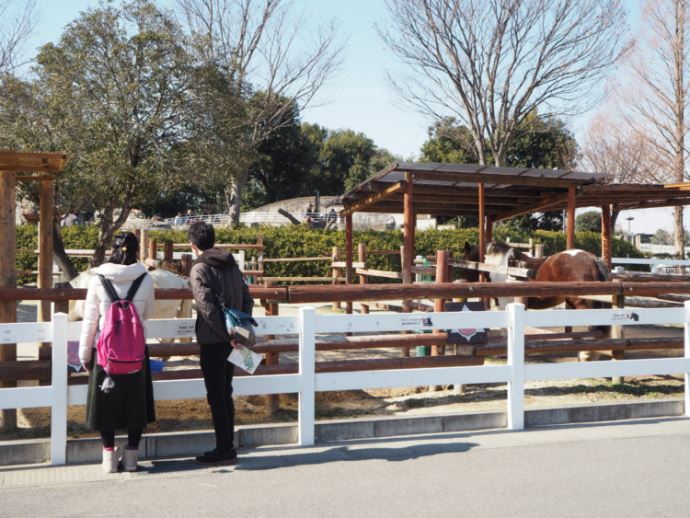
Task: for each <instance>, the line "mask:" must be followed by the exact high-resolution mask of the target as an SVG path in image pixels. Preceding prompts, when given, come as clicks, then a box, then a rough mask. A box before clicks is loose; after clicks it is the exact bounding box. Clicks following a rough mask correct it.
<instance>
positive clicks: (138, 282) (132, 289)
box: [125, 273, 146, 302]
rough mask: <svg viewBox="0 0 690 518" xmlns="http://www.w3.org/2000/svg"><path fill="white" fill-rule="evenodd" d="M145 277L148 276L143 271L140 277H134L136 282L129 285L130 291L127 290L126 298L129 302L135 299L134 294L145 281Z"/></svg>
mask: <svg viewBox="0 0 690 518" xmlns="http://www.w3.org/2000/svg"><path fill="white" fill-rule="evenodd" d="M144 277H146V273H142V274H141V275H140V276H139V277H137V278H136V279H134V282H133V283H132V285H131V286H130V287H129V291H128V292H127V296H126V297H125V300H127V301H129V302H132V301H133V300H134V295H136V294H137V290H138V289H139V286H141V283H142V282H143V281H144Z"/></svg>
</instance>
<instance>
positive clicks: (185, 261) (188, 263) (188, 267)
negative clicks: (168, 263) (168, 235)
mask: <svg viewBox="0 0 690 518" xmlns="http://www.w3.org/2000/svg"><path fill="white" fill-rule="evenodd" d="M180 263H181V265H182V271H181V272H180V274H181V275H182V276H183V277H189V274H190V272H191V271H192V256H191V254H182V258H181V259H180Z"/></svg>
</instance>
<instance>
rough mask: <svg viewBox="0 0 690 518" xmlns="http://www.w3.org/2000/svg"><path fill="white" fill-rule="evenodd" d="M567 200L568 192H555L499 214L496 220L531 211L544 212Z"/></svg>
mask: <svg viewBox="0 0 690 518" xmlns="http://www.w3.org/2000/svg"><path fill="white" fill-rule="evenodd" d="M567 200H568V195H567V194H554V195H551V196H548V197H546V198H542V199H541V200H533V201H532V203H531V204H529V205H524V206H522V207H519V208H517V209H514V210H511V211H508V212H501V213H500V214H497V215H496V221H501V220H504V219H510V218H514V217H516V216H522V215H523V214H529V213H531V212H543V211H545V210H548V209H549V207H553V206H554V205H558V204H562V203H566V202H567Z"/></svg>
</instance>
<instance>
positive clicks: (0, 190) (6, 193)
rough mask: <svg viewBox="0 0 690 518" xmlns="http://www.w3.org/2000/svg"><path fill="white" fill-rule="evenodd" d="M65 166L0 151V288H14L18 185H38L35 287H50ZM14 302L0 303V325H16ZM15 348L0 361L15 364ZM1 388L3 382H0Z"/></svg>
mask: <svg viewBox="0 0 690 518" xmlns="http://www.w3.org/2000/svg"><path fill="white" fill-rule="evenodd" d="M66 162H67V155H65V154H64V153H18V152H14V151H0V243H2V246H3V251H2V255H0V288H15V287H16V286H17V265H16V260H17V228H16V222H15V218H16V209H17V203H16V200H17V181H34V182H39V183H40V201H39V211H40V220H39V225H38V243H39V246H38V249H39V255H38V287H39V288H50V287H52V286H53V222H54V219H55V175H56V174H57V173H59V172H60V171H62V169H63V168H64V166H65V163H66ZM16 320H17V303H16V300H0V322H16ZM38 320H39V321H40V322H46V321H49V320H50V302H48V301H42V302H41V303H40V305H39V307H38ZM16 354H17V351H16V347H12V346H8V345H6V346H2V347H0V361H3V360H15V359H16ZM0 384H2V381H0ZM3 385H4V384H3ZM2 415H3V427H4V428H6V429H8V428H10V429H11V428H14V427H15V426H16V413H15V411H8V410H4V411H3V412H2Z"/></svg>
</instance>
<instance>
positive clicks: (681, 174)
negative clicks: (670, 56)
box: [673, 2, 687, 259]
mask: <svg viewBox="0 0 690 518" xmlns="http://www.w3.org/2000/svg"><path fill="white" fill-rule="evenodd" d="M673 50H674V62H675V65H676V70H675V77H674V89H675V98H676V107H675V112H676V113H675V116H676V120H675V126H676V127H675V142H674V144H675V145H674V147H675V149H674V152H675V158H676V164H675V165H676V170H675V180H676V182H679V183H681V182H683V181H684V180H685V108H686V106H685V105H686V103H685V96H686V90H685V60H686V59H687V56H686V55H685V53H686V52H685V2H678V3H677V4H676V41H675V43H674V49H673ZM673 220H674V223H675V228H674V230H673V244H674V245H675V247H676V255H677V256H678V258H679V259H683V258H684V257H685V229H684V228H683V207H674V208H673Z"/></svg>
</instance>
